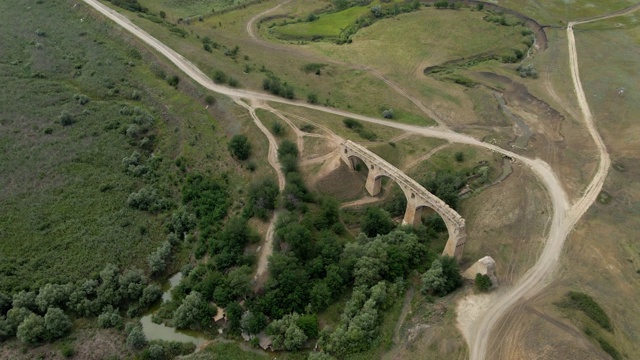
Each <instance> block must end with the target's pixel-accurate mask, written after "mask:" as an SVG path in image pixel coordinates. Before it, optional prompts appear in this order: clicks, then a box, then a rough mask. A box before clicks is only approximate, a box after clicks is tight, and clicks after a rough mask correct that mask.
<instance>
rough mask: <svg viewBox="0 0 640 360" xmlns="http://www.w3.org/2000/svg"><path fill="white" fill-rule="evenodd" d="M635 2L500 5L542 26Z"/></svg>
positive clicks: (509, 1) (519, 0) (514, 0)
mask: <svg viewBox="0 0 640 360" xmlns="http://www.w3.org/2000/svg"><path fill="white" fill-rule="evenodd" d="M636 3H637V1H634V0H604V1H593V0H572V1H569V0H564V1H555V0H554V1H550V0H542V1H539V0H524V1H523V0H503V1H500V5H501V6H504V7H506V8H509V9H513V10H516V11H519V12H521V13H523V14H525V15H527V16H529V17H532V18H534V19H536V20H537V21H538V22H540V23H542V24H552V25H558V24H566V23H567V22H568V21H572V20H580V19H586V18H590V17H594V16H599V15H603V14H607V13H610V12H612V11H617V10H621V9H624V8H626V7H628V6H631V5H634V4H636Z"/></svg>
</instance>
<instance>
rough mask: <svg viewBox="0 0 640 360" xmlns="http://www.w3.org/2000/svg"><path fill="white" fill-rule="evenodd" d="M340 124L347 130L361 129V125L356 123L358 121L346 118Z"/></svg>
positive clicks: (358, 122)
mask: <svg viewBox="0 0 640 360" xmlns="http://www.w3.org/2000/svg"><path fill="white" fill-rule="evenodd" d="M342 123H343V124H344V126H346V127H347V128H349V129H361V128H362V123H361V122H360V121H358V120H354V119H350V118H346V119H344V120H342Z"/></svg>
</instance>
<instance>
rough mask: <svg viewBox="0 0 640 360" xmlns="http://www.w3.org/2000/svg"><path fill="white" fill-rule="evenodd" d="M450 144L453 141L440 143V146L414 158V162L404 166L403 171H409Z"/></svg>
mask: <svg viewBox="0 0 640 360" xmlns="http://www.w3.org/2000/svg"><path fill="white" fill-rule="evenodd" d="M449 145H451V143H446V144H442V145H440V146H438V147H435V148H433V149H431V151H429V152H428V153H426V154H425V155H423V156H420V157H419V158H417V159H415V160H413V161H412V162H410V163H408V164H407V165H405V166H403V169H402V171H407V170H409V169H411V168H413V167H414V166H416V165H418V164H420V163H421V162H424V161H426V160H429V158H431V157H432V156H433V154H435V153H437V152H438V151H440V150H442V149H444V148H446V147H447V146H449Z"/></svg>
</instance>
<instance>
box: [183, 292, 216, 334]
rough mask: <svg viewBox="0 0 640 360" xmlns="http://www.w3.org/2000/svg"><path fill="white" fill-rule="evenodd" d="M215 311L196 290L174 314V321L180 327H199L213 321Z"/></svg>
mask: <svg viewBox="0 0 640 360" xmlns="http://www.w3.org/2000/svg"><path fill="white" fill-rule="evenodd" d="M215 311H216V309H214V308H212V307H211V306H209V304H208V303H207V302H206V301H205V300H204V299H203V298H202V295H201V294H200V293H198V292H195V291H194V292H192V293H190V294H189V295H187V297H186V298H184V300H183V301H182V304H180V306H179V307H178V309H177V310H176V312H175V313H174V315H173V322H174V325H175V326H176V327H177V328H178V329H187V328H192V329H198V328H201V327H204V326H206V325H207V324H210V323H211V316H213V314H215Z"/></svg>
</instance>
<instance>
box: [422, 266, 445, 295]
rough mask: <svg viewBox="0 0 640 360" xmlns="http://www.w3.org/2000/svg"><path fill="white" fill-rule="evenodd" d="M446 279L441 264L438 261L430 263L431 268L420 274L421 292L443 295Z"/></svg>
mask: <svg viewBox="0 0 640 360" xmlns="http://www.w3.org/2000/svg"><path fill="white" fill-rule="evenodd" d="M446 282H447V279H446V277H445V275H444V273H443V271H442V262H441V261H440V260H439V259H436V260H434V261H433V262H432V263H431V267H430V268H429V270H427V271H426V272H425V273H424V274H422V292H423V293H429V294H443V293H445V289H446Z"/></svg>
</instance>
